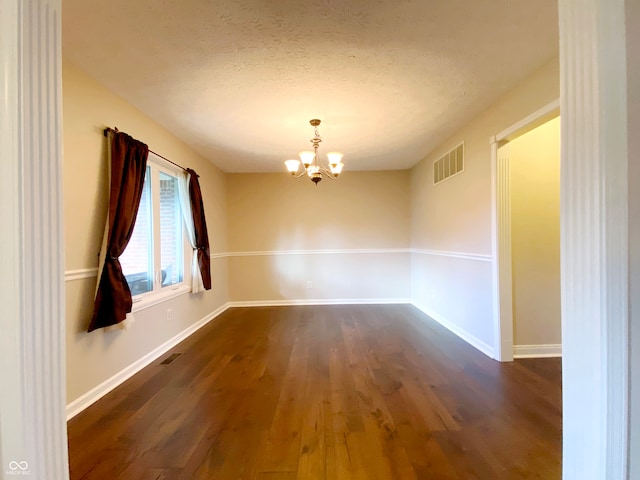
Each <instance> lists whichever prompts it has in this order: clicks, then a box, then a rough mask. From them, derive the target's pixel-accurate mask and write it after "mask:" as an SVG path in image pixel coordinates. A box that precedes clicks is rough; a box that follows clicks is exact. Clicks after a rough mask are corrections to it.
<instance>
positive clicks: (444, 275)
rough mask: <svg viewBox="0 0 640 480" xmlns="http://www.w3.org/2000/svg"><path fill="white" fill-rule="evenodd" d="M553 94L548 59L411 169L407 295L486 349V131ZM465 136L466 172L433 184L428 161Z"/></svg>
mask: <svg viewBox="0 0 640 480" xmlns="http://www.w3.org/2000/svg"><path fill="white" fill-rule="evenodd" d="M558 95H559V69H558V62H557V60H554V61H552V62H550V63H549V64H547V65H545V66H544V67H542V68H541V69H540V70H538V71H537V72H534V73H533V74H532V75H531V76H529V77H528V78H527V79H526V80H525V81H524V82H523V83H522V84H520V85H519V86H518V87H516V88H515V89H514V90H512V91H511V92H509V93H508V94H507V95H506V96H505V97H503V98H502V99H500V100H499V101H497V102H496V103H495V104H494V105H493V106H492V107H491V108H489V109H488V110H487V111H485V112H484V113H483V114H481V115H479V116H478V117H476V118H474V119H470V122H469V124H467V125H466V126H465V127H463V128H462V129H461V130H460V131H459V132H458V133H456V134H455V135H453V136H452V137H450V138H449V139H447V140H445V141H444V142H443V143H442V144H441V145H440V146H439V147H438V148H436V149H435V150H434V151H433V152H431V153H430V154H429V155H428V156H427V157H426V158H425V159H424V160H422V161H421V162H420V163H418V164H417V165H416V166H415V167H414V168H413V169H412V170H411V199H410V215H411V219H410V222H411V247H412V248H413V249H415V250H416V251H415V252H414V253H412V256H411V278H412V298H413V300H414V301H415V302H416V304H418V305H419V306H420V308H421V309H422V310H423V311H425V312H427V313H428V314H429V315H431V316H433V317H434V318H436V319H438V320H440V321H442V322H443V323H446V324H448V325H449V326H450V328H452V329H454V330H456V331H458V333H459V334H461V335H463V336H465V338H467V340H469V341H471V342H472V343H474V344H475V345H476V346H478V347H480V348H482V349H483V350H484V351H485V352H487V353H491V352H492V351H493V347H492V345H493V312H492V294H491V282H492V277H491V229H492V226H491V157H490V146H489V138H490V137H491V136H492V135H495V134H497V133H499V132H500V131H502V130H504V129H505V128H507V127H509V126H510V125H512V124H514V123H515V122H517V121H519V120H521V119H523V118H524V117H526V116H527V115H529V114H531V113H533V112H535V111H536V110H538V109H539V108H541V107H542V106H544V105H546V104H548V103H550V102H552V101H553V100H555V99H557V98H558ZM463 141H464V143H465V167H464V168H465V170H464V172H463V173H462V174H460V175H457V176H455V177H452V178H450V179H448V180H445V181H444V182H442V183H439V184H438V185H433V178H432V172H433V169H432V165H433V161H434V160H437V159H438V158H439V157H441V156H442V155H443V154H444V153H446V152H447V151H449V150H450V149H452V148H453V147H455V146H456V145H458V144H459V143H460V142H463Z"/></svg>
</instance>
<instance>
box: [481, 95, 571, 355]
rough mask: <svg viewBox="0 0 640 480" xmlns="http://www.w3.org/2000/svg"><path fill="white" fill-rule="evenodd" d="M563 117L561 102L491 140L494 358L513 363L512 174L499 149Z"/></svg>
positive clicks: (514, 125) (493, 136) (557, 101)
mask: <svg viewBox="0 0 640 480" xmlns="http://www.w3.org/2000/svg"><path fill="white" fill-rule="evenodd" d="M559 114H560V99H556V100H554V101H553V102H551V103H548V104H547V105H545V106H544V107H542V108H540V109H538V110H536V111H535V112H533V113H532V114H530V115H527V116H526V117H525V118H523V119H522V120H519V121H518V122H516V123H514V124H513V125H511V126H509V127H507V128H505V129H504V130H502V131H501V132H499V133H496V134H495V135H492V136H491V138H489V144H490V145H491V205H492V208H491V232H492V235H491V250H492V262H491V268H492V284H493V286H492V295H493V345H494V358H495V359H496V360H499V361H501V362H511V361H513V278H512V273H511V272H512V270H511V173H510V165H509V159H508V158H498V149H499V148H500V147H502V146H503V145H506V144H507V143H509V142H510V141H512V140H515V139H516V138H518V137H519V136H521V135H524V134H525V133H527V132H529V131H531V130H533V129H534V128H536V127H539V126H540V125H542V124H543V123H545V122H548V121H549V120H551V119H552V118H555V117H557V116H558V115H559Z"/></svg>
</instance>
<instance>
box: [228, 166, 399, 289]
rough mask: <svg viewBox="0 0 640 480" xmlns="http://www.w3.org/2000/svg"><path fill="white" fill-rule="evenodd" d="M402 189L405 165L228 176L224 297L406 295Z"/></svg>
mask: <svg viewBox="0 0 640 480" xmlns="http://www.w3.org/2000/svg"><path fill="white" fill-rule="evenodd" d="M408 191H409V172H408V171H389V172H349V171H345V172H344V173H343V175H342V176H341V177H340V179H339V180H337V181H331V180H328V179H325V180H323V181H322V182H321V183H320V184H319V185H318V186H314V185H313V184H312V183H311V181H309V180H308V179H306V178H304V179H298V180H294V179H292V178H291V177H290V176H288V175H286V174H285V173H284V172H283V173H269V174H230V175H228V176H227V205H228V210H227V216H228V219H229V250H230V251H231V252H234V253H232V256H231V258H230V259H229V290H230V295H231V299H232V300H233V301H265V300H274V301H276V300H304V299H325V300H328V299H332V300H335V299H366V298H403V299H406V298H408V297H409V295H410V283H409V282H410V275H409V254H408V252H407V249H408V245H409V193H408ZM394 249H402V250H404V251H403V252H396V251H393V250H394ZM301 250H304V252H300V251H301ZM310 250H311V251H313V252H309V251H310ZM318 250H324V251H325V252H318ZM326 250H331V251H332V252H326ZM345 250H348V251H345ZM390 250H391V251H390ZM247 252H251V254H250V255H248V254H247ZM293 252H296V253H295V254H292V253H293ZM308 281H311V282H312V288H308V287H307V282H308Z"/></svg>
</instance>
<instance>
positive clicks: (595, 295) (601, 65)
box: [558, 0, 637, 480]
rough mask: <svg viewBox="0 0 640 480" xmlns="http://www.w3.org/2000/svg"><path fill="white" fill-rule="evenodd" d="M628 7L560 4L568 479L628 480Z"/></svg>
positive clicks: (567, 0) (593, 1)
mask: <svg viewBox="0 0 640 480" xmlns="http://www.w3.org/2000/svg"><path fill="white" fill-rule="evenodd" d="M625 3H626V4H629V3H633V2H631V1H629V0H590V1H587V2H576V1H574V0H560V1H559V4H558V6H559V26H560V29H559V31H560V37H559V38H560V72H561V75H560V98H561V110H562V118H561V125H562V126H561V128H562V142H561V144H562V146H561V149H562V161H561V175H560V189H561V210H560V211H561V214H560V219H561V220H560V226H561V230H560V239H561V256H560V258H561V290H562V303H561V304H562V348H563V362H562V364H563V365H562V375H563V388H562V395H563V405H564V408H563V415H562V417H563V451H562V458H563V478H564V479H565V480H574V479H580V480H600V479H607V480H622V479H625V478H628V470H627V465H628V443H627V441H628V434H629V429H628V428H629V427H628V425H629V403H628V400H629V399H628V391H629V390H628V387H629V368H630V367H629V319H630V316H629V243H628V238H629V237H628V235H629V229H628V227H629V214H628V202H629V195H628V191H629V185H628V173H629V152H628V149H627V148H628V138H629V135H634V134H636V132H632V131H629V117H628V115H627V105H628V104H629V105H631V104H632V96H631V95H632V92H634V90H633V89H630V90H628V87H629V86H628V85H627V71H626V66H627V57H626V55H627V46H628V45H627V43H626V42H627V38H626V32H625V20H627V21H629V22H630V24H631V25H637V19H636V18H635V17H632V16H630V17H628V18H626V19H625ZM634 22H635V24H634ZM636 87H637V86H636V85H634V86H633V88H636ZM629 93H631V95H629Z"/></svg>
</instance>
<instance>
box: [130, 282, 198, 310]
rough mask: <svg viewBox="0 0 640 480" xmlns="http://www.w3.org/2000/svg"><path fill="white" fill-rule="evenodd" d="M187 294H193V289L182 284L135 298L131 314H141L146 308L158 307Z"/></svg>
mask: <svg viewBox="0 0 640 480" xmlns="http://www.w3.org/2000/svg"><path fill="white" fill-rule="evenodd" d="M187 293H191V287H190V286H189V285H186V284H185V283H184V282H181V283H179V284H177V285H174V286H173V287H169V286H167V287H162V290H158V291H157V292H153V293H152V292H149V293H147V294H142V295H140V296H138V297H133V298H132V301H133V307H132V309H131V313H136V312H139V311H140V310H144V309H145V308H149V307H153V306H154V305H158V304H160V303H162V302H166V301H167V300H171V299H172V298H176V297H179V296H181V295H186V294H187Z"/></svg>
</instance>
